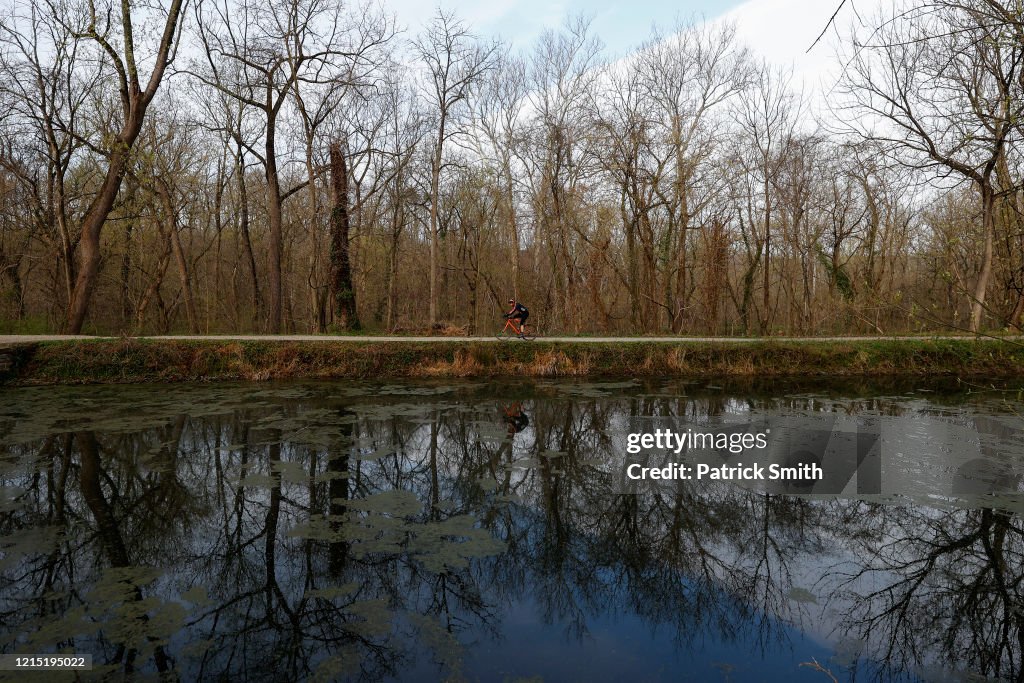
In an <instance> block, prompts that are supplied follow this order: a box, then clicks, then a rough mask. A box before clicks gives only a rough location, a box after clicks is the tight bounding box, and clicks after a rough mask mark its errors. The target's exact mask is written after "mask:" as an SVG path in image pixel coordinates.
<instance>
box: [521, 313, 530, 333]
mask: <svg viewBox="0 0 1024 683" xmlns="http://www.w3.org/2000/svg"><path fill="white" fill-rule="evenodd" d="M529 317H530V314H529V313H523V314H522V315H521V316H519V332H520V334H522V335H524V336H525V335H526V319H527V318H529Z"/></svg>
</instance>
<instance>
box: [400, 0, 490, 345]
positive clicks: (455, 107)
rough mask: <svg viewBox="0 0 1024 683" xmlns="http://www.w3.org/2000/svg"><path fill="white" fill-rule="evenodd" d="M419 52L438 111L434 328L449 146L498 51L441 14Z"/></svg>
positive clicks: (433, 173) (433, 179)
mask: <svg viewBox="0 0 1024 683" xmlns="http://www.w3.org/2000/svg"><path fill="white" fill-rule="evenodd" d="M413 46H414V49H415V51H416V53H417V55H418V56H419V58H420V59H421V60H422V61H423V63H424V64H425V65H426V67H427V71H428V76H429V80H428V83H427V87H426V90H427V92H428V94H429V96H430V99H431V104H432V106H433V107H434V115H435V116H436V119H435V122H436V126H437V134H436V137H435V139H434V150H433V156H432V158H431V166H430V324H431V325H434V324H436V323H437V316H438V288H437V270H438V211H439V208H440V207H439V204H440V197H441V171H442V168H443V166H444V147H445V144H446V143H447V142H448V141H449V140H451V139H452V138H454V137H456V136H457V135H459V134H461V133H462V132H463V131H462V130H461V129H460V127H459V125H458V123H459V120H458V117H459V116H460V114H461V113H462V112H463V111H464V110H465V109H466V107H465V105H466V100H467V98H468V97H469V96H470V94H471V92H472V87H473V85H474V84H475V83H476V82H477V81H478V80H479V79H481V78H482V77H483V76H484V74H486V73H487V72H488V71H489V70H490V69H491V68H493V66H494V64H495V59H496V57H497V55H498V45H497V44H494V43H491V44H482V43H479V42H477V40H476V38H475V37H474V36H473V34H472V33H471V32H470V31H469V29H468V28H467V27H466V26H465V24H463V23H462V22H461V21H460V20H459V19H458V18H457V17H456V16H455V14H453V13H451V12H446V11H444V10H442V9H440V8H438V10H437V12H436V14H435V15H434V17H433V19H432V20H431V22H430V24H429V25H428V26H427V28H426V30H425V31H424V33H423V35H421V36H420V37H419V38H418V39H417V40H416V41H415V42H414V43H413Z"/></svg>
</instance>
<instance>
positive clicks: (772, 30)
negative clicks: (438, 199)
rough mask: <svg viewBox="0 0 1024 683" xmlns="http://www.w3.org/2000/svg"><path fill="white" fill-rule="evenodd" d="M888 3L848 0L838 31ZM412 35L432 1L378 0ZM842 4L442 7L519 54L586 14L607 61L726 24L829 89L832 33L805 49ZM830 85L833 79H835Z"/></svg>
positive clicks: (571, 1) (523, 2) (583, 2)
mask: <svg viewBox="0 0 1024 683" xmlns="http://www.w3.org/2000/svg"><path fill="white" fill-rule="evenodd" d="M888 1H891V0H852V1H851V2H848V3H847V7H845V8H844V9H843V11H842V13H841V14H840V16H839V17H838V21H837V23H838V25H839V26H841V27H842V28H844V29H845V28H847V27H849V26H850V24H851V22H855V21H857V17H858V15H870V14H871V13H872V12H874V11H875V10H876V9H877V8H878V7H879V6H881V5H882V4H883V3H885V2H888ZM383 2H384V4H385V7H388V8H390V9H391V10H392V11H393V12H395V14H396V15H397V17H398V21H399V23H400V24H402V25H405V26H406V27H407V28H408V30H409V32H410V33H413V34H414V33H416V32H418V30H419V29H420V27H421V26H422V25H423V23H424V21H425V20H426V19H428V18H429V17H430V15H431V14H433V12H434V9H435V8H436V7H437V4H436V2H430V1H428V0H383ZM838 4H839V0H442V1H441V6H442V7H444V8H445V9H452V10H455V12H456V13H457V15H458V16H460V17H461V18H462V19H463V20H465V21H466V22H467V23H468V24H469V25H470V26H472V27H473V30H474V31H475V32H476V33H477V34H479V35H485V36H489V35H495V36H501V37H502V38H503V39H505V40H506V41H508V42H510V43H511V44H512V45H513V47H515V48H517V49H524V50H528V49H529V48H530V47H531V45H532V44H533V42H534V40H535V39H536V38H537V36H538V35H539V34H540V33H541V32H542V31H543V30H544V29H547V28H552V29H557V28H558V27H559V26H561V24H562V22H563V21H564V19H565V17H566V16H570V15H576V14H580V13H582V14H584V15H585V16H588V17H591V18H592V20H593V23H592V25H591V26H592V29H593V32H594V34H595V35H597V36H598V37H599V38H600V39H601V40H602V41H603V42H604V44H605V47H606V50H607V55H606V56H607V57H609V58H613V59H614V58H615V57H621V56H623V55H624V54H626V53H627V52H628V51H629V50H630V49H631V48H633V47H635V46H637V45H639V44H640V43H642V42H643V41H644V40H645V39H646V38H647V37H648V36H649V35H650V31H651V26H652V25H653V24H657V25H659V26H661V27H663V28H666V29H667V28H670V27H671V26H672V25H674V24H675V23H676V21H677V19H681V20H687V19H690V18H694V17H696V18H699V19H700V18H703V19H707V20H711V21H715V20H723V19H724V20H729V21H733V22H735V24H736V27H737V32H738V34H739V36H740V38H741V39H742V40H743V42H744V43H745V44H747V45H748V46H749V47H750V48H751V49H752V50H753V51H754V52H755V53H757V54H759V55H762V56H764V57H765V58H766V59H768V60H769V61H771V62H773V63H775V64H779V65H782V66H792V68H793V71H794V76H795V81H797V82H799V81H801V80H803V81H805V84H806V86H807V87H809V88H815V87H820V86H822V85H824V86H825V89H827V88H828V87H829V85H830V78H831V76H830V72H831V71H834V63H835V62H834V60H833V55H834V52H835V45H836V41H837V37H836V35H835V31H830V32H829V34H828V35H827V37H826V38H825V39H823V40H822V42H821V43H819V44H818V45H817V46H816V47H815V48H814V50H812V51H811V53H810V54H807V49H808V48H809V47H810V46H811V44H812V43H814V39H815V38H816V37H817V36H818V34H819V33H821V31H822V29H823V28H824V27H825V26H826V25H827V24H828V20H829V17H830V16H831V15H832V13H833V12H834V11H835V9H836V7H837V6H838ZM833 80H834V79H833Z"/></svg>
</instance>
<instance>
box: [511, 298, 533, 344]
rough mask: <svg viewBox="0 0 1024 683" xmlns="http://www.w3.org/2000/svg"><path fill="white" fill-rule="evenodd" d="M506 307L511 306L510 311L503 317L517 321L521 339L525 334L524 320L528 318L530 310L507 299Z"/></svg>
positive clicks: (513, 300)
mask: <svg viewBox="0 0 1024 683" xmlns="http://www.w3.org/2000/svg"><path fill="white" fill-rule="evenodd" d="M508 305H509V306H511V307H512V309H511V310H510V311H509V312H508V313H506V314H505V317H506V318H508V319H509V320H518V321H519V336H520V337H522V336H523V335H525V334H526V319H527V318H529V317H530V309H528V308H527V307H526V306H524V305H522V304H521V303H519V302H518V301H516V300H515V299H509V300H508Z"/></svg>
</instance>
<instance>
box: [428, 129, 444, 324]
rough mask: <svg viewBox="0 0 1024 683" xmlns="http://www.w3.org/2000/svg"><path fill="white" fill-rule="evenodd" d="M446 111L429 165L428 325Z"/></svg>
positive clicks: (433, 302) (433, 310)
mask: <svg viewBox="0 0 1024 683" xmlns="http://www.w3.org/2000/svg"><path fill="white" fill-rule="evenodd" d="M445 115H446V112H445V111H444V110H443V109H442V111H441V123H440V126H439V127H438V133H437V146H436V147H435V148H434V157H433V159H432V160H431V166H430V306H429V308H430V326H431V327H433V326H434V325H435V324H436V323H437V299H438V290H437V258H438V254H437V252H438V235H437V209H438V207H437V205H438V202H439V201H440V199H441V161H442V160H443V158H444V157H443V156H442V152H443V147H444V128H445V123H446V121H445V118H446V117H445Z"/></svg>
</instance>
